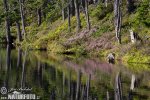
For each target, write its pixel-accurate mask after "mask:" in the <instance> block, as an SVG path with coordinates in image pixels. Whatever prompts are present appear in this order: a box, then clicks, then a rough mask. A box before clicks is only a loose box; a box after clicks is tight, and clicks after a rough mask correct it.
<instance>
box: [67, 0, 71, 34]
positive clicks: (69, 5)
mask: <svg viewBox="0 0 150 100" xmlns="http://www.w3.org/2000/svg"><path fill="white" fill-rule="evenodd" d="M67 8H68V30H69V32H71V20H70V15H71V13H70V8H71V2H70V1H69V0H68V7H67Z"/></svg>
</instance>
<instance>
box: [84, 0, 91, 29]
mask: <svg viewBox="0 0 150 100" xmlns="http://www.w3.org/2000/svg"><path fill="white" fill-rule="evenodd" d="M85 13H86V22H87V28H88V30H90V29H91V24H90V19H89V13H88V0H85Z"/></svg>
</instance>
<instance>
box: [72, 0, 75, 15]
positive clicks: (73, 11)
mask: <svg viewBox="0 0 150 100" xmlns="http://www.w3.org/2000/svg"><path fill="white" fill-rule="evenodd" d="M71 16H75V5H74V0H71Z"/></svg>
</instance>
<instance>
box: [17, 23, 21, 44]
mask: <svg viewBox="0 0 150 100" xmlns="http://www.w3.org/2000/svg"><path fill="white" fill-rule="evenodd" d="M16 26H17V34H18V40H19V42H21V41H22V35H21V29H20V23H19V22H18V20H16Z"/></svg>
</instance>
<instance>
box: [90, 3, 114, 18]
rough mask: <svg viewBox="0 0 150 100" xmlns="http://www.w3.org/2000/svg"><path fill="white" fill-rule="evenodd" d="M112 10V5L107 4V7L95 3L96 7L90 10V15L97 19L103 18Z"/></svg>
mask: <svg viewBox="0 0 150 100" xmlns="http://www.w3.org/2000/svg"><path fill="white" fill-rule="evenodd" d="M112 11H113V5H112V4H109V5H108V7H105V6H104V5H101V4H99V5H97V7H96V8H95V9H94V11H92V12H91V16H92V17H96V18H97V19H98V20H101V19H103V18H104V17H106V15H107V14H108V13H110V12H112Z"/></svg>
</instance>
